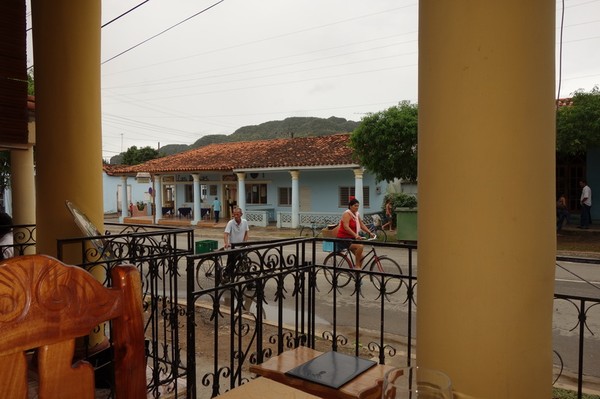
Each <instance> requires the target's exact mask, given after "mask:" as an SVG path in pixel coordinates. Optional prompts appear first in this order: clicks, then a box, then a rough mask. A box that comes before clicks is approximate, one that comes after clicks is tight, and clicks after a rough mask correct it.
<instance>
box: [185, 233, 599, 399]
mask: <svg viewBox="0 0 600 399" xmlns="http://www.w3.org/2000/svg"><path fill="white" fill-rule="evenodd" d="M373 245H374V246H375V247H376V248H377V251H378V253H379V252H381V253H384V252H385V251H388V252H387V254H386V255H387V256H389V257H391V258H392V259H393V260H395V261H396V262H397V263H398V264H399V265H400V267H401V269H402V274H398V273H396V274H392V273H381V272H379V271H377V270H369V269H368V268H367V269H366V270H356V269H355V270H353V271H351V272H348V271H347V269H338V268H336V267H333V266H332V265H326V264H324V261H323V256H324V254H322V253H321V252H320V251H319V249H320V240H319V239H311V238H308V239H293V240H287V241H278V242H271V243H261V244H257V245H253V246H252V247H249V248H248V247H246V248H240V249H236V250H234V251H226V252H214V253H209V254H202V255H195V256H189V257H188V264H187V277H188V304H187V306H188V309H193V311H188V319H187V336H188V348H187V354H188V358H187V363H188V365H191V364H192V363H194V362H195V364H196V367H190V370H193V371H190V374H189V377H190V378H189V380H188V397H189V398H210V397H214V396H216V395H219V394H222V393H223V392H225V391H227V390H229V389H231V388H233V387H235V386H238V385H240V384H242V383H244V382H245V381H248V380H249V379H251V378H254V375H253V374H252V373H250V372H249V367H250V365H251V364H255V363H261V362H262V361H264V360H265V359H267V358H270V357H272V356H274V355H277V354H279V353H281V352H282V351H284V350H288V349H290V348H294V347H297V346H299V345H304V346H308V347H311V348H316V349H320V350H338V351H344V352H347V353H352V354H354V355H357V356H363V357H369V358H376V359H377V360H378V362H379V363H381V364H392V365H396V366H403V365H409V364H411V362H413V361H414V356H415V348H416V339H415V338H416V336H415V326H414V318H415V315H416V310H417V303H416V291H417V279H416V272H415V271H416V263H417V262H416V256H415V255H416V247H415V246H410V245H398V244H382V243H373ZM232 255H237V257H236V259H238V260H239V261H238V262H237V263H236V264H235V265H236V273H234V274H233V275H230V274H228V273H227V272H226V270H225V269H226V265H228V261H227V257H228V256H232ZM325 255H326V254H325ZM325 273H330V274H329V278H327V277H326V275H325ZM599 292H600V291H599ZM555 298H556V301H563V302H566V303H567V307H573V308H574V309H575V312H574V314H573V315H572V317H571V318H569V319H568V320H566V322H567V323H569V322H571V321H572V322H573V323H574V324H573V326H572V327H565V326H564V325H559V326H557V323H559V324H563V323H564V322H565V320H562V319H564V317H565V312H564V311H563V314H562V319H561V320H555V329H556V328H560V329H565V328H571V329H577V331H578V333H579V337H578V339H576V340H575V342H576V343H577V346H578V348H579V349H578V350H575V351H572V350H570V349H569V350H567V352H568V353H569V354H571V353H576V354H577V356H576V362H575V363H572V362H571V360H570V359H568V358H567V359H566V361H565V355H564V354H562V353H561V352H564V349H562V348H564V346H561V347H557V348H556V349H555V382H556V381H557V380H559V379H560V380H561V385H562V386H564V385H565V384H566V385H568V384H569V382H568V376H569V375H574V377H573V380H572V383H571V386H573V390H577V389H578V390H579V396H578V397H579V398H581V392H582V390H583V388H585V386H586V384H589V383H590V381H591V380H593V379H594V377H593V376H590V375H588V374H586V373H585V368H584V367H583V366H584V364H585V361H584V359H589V358H593V357H594V353H598V352H597V351H595V350H594V349H595V348H596V345H597V339H595V337H594V336H595V334H597V330H598V328H599V325H600V317H598V316H599V315H594V316H595V317H594V322H593V323H590V322H589V318H590V316H591V315H590V312H591V311H592V309H594V310H596V309H600V307H596V305H597V304H598V302H599V301H600V298H594V297H585V296H582V297H579V296H577V295H572V294H561V293H557V294H556V295H555ZM560 308H561V306H557V308H556V311H557V312H558V311H559V310H560ZM555 319H559V318H557V317H556V313H555ZM586 332H587V334H586ZM586 335H587V336H586ZM586 348H588V350H587V351H586V350H585V349H586ZM191 372H197V374H196V376H195V377H192V375H191ZM573 382H574V384H575V385H578V387H576V386H574V385H573Z"/></svg>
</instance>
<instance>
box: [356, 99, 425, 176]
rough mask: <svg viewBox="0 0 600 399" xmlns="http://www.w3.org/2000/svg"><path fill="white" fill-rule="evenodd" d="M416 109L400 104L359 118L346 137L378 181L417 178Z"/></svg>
mask: <svg viewBox="0 0 600 399" xmlns="http://www.w3.org/2000/svg"><path fill="white" fill-rule="evenodd" d="M417 126H418V107H417V104H411V103H410V101H402V102H400V103H399V104H398V105H396V106H393V107H390V108H388V109H386V110H385V111H380V112H376V113H374V114H369V115H367V116H365V117H364V118H362V120H361V121H360V124H359V125H358V127H357V128H356V129H355V130H354V132H352V134H351V135H350V146H351V147H352V149H353V150H354V154H355V155H356V157H357V158H358V161H359V162H360V164H361V165H362V166H364V167H365V168H366V169H367V170H369V171H370V172H372V173H374V174H375V178H376V179H377V180H378V181H383V180H385V181H387V182H390V181H392V180H394V179H396V178H398V179H406V180H411V181H414V180H416V179H417Z"/></svg>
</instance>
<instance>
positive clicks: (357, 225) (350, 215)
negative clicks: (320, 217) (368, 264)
mask: <svg viewBox="0 0 600 399" xmlns="http://www.w3.org/2000/svg"><path fill="white" fill-rule="evenodd" d="M359 206H360V203H359V202H358V200H357V199H356V198H352V199H351V200H350V202H348V209H347V210H346V211H344V213H343V214H342V219H341V220H340V227H339V229H338V233H337V238H345V239H346V240H348V242H336V246H337V248H336V250H337V251H341V250H342V249H349V250H350V251H351V252H352V253H353V254H354V258H355V262H356V267H357V268H359V269H360V268H362V260H363V259H362V253H363V249H364V246H363V245H362V244H359V243H352V242H350V240H362V239H363V237H362V236H361V234H360V233H361V232H364V233H367V234H369V236H371V237H374V234H373V233H371V232H370V231H369V228H368V227H367V226H366V225H365V224H364V223H363V221H362V219H361V218H360V215H359V214H358V207H359Z"/></svg>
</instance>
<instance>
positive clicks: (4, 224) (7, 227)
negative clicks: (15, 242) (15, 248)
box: [0, 212, 13, 237]
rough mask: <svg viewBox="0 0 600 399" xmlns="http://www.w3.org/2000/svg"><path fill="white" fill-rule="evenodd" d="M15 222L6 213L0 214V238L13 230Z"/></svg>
mask: <svg viewBox="0 0 600 399" xmlns="http://www.w3.org/2000/svg"><path fill="white" fill-rule="evenodd" d="M12 225H13V220H12V218H11V217H10V215H9V214H8V213H6V212H0V237H3V236H5V235H6V234H8V233H10V231H11V230H12Z"/></svg>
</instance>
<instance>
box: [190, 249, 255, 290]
mask: <svg viewBox="0 0 600 399" xmlns="http://www.w3.org/2000/svg"><path fill="white" fill-rule="evenodd" d="M224 249H225V248H219V249H218V250H217V251H223V250H224ZM217 251H215V256H214V257H213V256H211V257H208V258H204V259H202V260H201V261H200V263H198V264H197V265H196V283H197V284H198V287H199V288H200V289H201V290H205V289H212V288H215V286H217V285H218V286H223V285H226V284H230V283H235V282H237V281H240V280H241V279H245V280H248V279H252V276H251V275H250V274H251V273H252V272H253V271H257V270H260V265H259V263H258V262H256V261H254V260H252V259H251V258H250V257H249V256H248V252H241V253H237V254H230V255H228V257H229V256H233V257H235V258H234V260H233V261H228V263H230V264H226V265H225V266H223V264H222V262H221V255H219V254H217V253H216V252H217ZM252 285H253V284H252V283H250V284H249V285H248V287H247V289H246V290H245V291H244V295H245V296H247V297H254V295H255V291H254V287H253V286H252Z"/></svg>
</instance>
